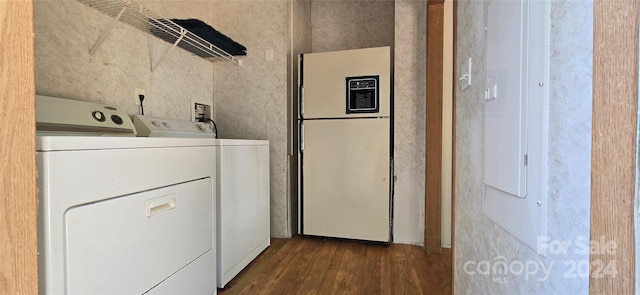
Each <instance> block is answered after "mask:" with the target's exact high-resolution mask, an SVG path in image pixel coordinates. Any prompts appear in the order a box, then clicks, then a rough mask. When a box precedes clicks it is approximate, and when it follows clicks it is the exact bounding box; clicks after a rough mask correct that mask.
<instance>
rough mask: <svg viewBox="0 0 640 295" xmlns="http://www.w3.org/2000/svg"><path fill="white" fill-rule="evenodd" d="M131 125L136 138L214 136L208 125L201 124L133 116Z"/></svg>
mask: <svg viewBox="0 0 640 295" xmlns="http://www.w3.org/2000/svg"><path fill="white" fill-rule="evenodd" d="M133 125H134V126H135V127H136V130H137V131H138V136H147V137H204V138H214V137H215V135H216V134H215V133H214V132H213V130H212V129H211V128H210V127H209V125H207V124H206V123H202V122H191V121H181V120H173V119H164V118H155V117H149V116H142V115H133Z"/></svg>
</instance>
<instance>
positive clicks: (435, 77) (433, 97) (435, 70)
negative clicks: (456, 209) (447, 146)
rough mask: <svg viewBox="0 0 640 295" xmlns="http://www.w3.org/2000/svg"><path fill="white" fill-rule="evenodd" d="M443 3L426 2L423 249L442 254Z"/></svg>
mask: <svg viewBox="0 0 640 295" xmlns="http://www.w3.org/2000/svg"><path fill="white" fill-rule="evenodd" d="M443 20H444V1H428V2H427V45H426V51H427V58H426V60H427V61H426V69H427V75H426V80H427V81H426V89H427V91H426V120H425V182H424V187H425V188H424V191H425V197H424V199H425V201H424V207H425V208H424V219H425V220H424V223H425V226H424V247H425V251H427V252H429V253H440V252H441V251H442V227H441V226H442V222H441V218H442V202H441V200H442V99H443V98H442V96H443V95H442V89H443V77H442V75H443V54H442V53H443V48H442V46H443V44H444V40H443V34H444V22H443Z"/></svg>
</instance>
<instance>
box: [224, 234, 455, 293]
mask: <svg viewBox="0 0 640 295" xmlns="http://www.w3.org/2000/svg"><path fill="white" fill-rule="evenodd" d="M218 294H221V295H231V294H434V295H437V294H451V251H450V250H449V249H443V252H442V253H440V254H426V253H425V252H424V251H423V249H422V248H421V247H419V246H412V245H400V244H391V245H389V246H382V245H375V244H367V243H361V242H351V241H342V240H333V239H321V238H310V237H295V238H293V239H271V246H270V247H269V248H267V249H266V250H265V251H264V252H263V253H262V254H260V256H258V258H256V260H254V261H253V262H252V263H251V264H250V265H249V266H247V268H246V269H245V270H243V271H242V272H241V273H240V274H238V276H236V277H235V278H234V279H233V280H232V281H231V282H229V283H228V284H227V287H226V288H225V289H218Z"/></svg>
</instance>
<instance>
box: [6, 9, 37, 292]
mask: <svg viewBox="0 0 640 295" xmlns="http://www.w3.org/2000/svg"><path fill="white" fill-rule="evenodd" d="M33 14H34V12H33V1H4V2H3V4H2V5H0V15H2V18H3V19H6V21H2V22H0V40H11V42H0V54H1V55H2V58H0V61H2V64H1V65H0V68H1V69H4V71H6V72H8V74H7V75H0V77H4V78H1V79H2V81H0V85H2V87H1V88H2V91H0V102H1V104H2V106H1V110H2V111H0V112H1V113H2V115H0V138H2V140H3V141H2V144H1V145H0V161H1V162H2V168H1V169H2V172H1V173H0V175H2V176H0V196H1V197H0V204H2V205H0V249H2V250H1V251H0V261H2V262H1V264H0V273H1V274H2V280H1V282H0V293H3V294H38V230H37V224H38V223H37V222H38V218H37V217H38V196H37V191H36V157H35V150H36V145H35V138H36V131H35V130H36V128H35V107H34V106H35V75H34V39H33V33H34V27H33ZM4 71H3V72H4Z"/></svg>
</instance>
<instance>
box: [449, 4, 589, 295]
mask: <svg viewBox="0 0 640 295" xmlns="http://www.w3.org/2000/svg"><path fill="white" fill-rule="evenodd" d="M550 6H551V10H550V11H551V12H550V13H551V28H550V44H551V45H550V46H551V48H550V55H551V56H550V77H549V79H550V81H549V83H548V87H550V88H549V90H550V91H549V139H548V140H549V142H548V150H549V161H548V163H547V166H548V177H549V178H548V181H547V185H548V192H549V196H548V210H549V212H548V217H547V219H548V222H547V233H548V236H549V243H555V244H559V243H565V245H567V244H566V243H570V244H568V247H567V252H566V253H559V252H555V253H554V251H549V254H548V255H547V257H541V256H539V255H538V254H536V252H535V251H534V250H532V249H530V248H528V247H526V246H525V245H524V244H522V243H521V242H520V241H518V240H517V239H516V238H514V237H513V236H512V235H510V234H509V233H507V232H506V231H505V230H503V229H502V228H501V227H499V226H498V225H496V224H495V223H493V222H492V221H490V220H489V219H488V218H487V217H486V216H485V215H484V214H483V213H482V206H481V204H482V203H481V201H482V188H483V183H482V171H483V169H482V147H483V144H482V126H483V117H484V111H483V86H484V83H483V82H482V81H484V79H485V74H484V56H485V52H484V30H483V28H484V2H481V1H460V2H458V17H457V20H458V27H457V45H458V48H457V52H456V57H457V64H456V73H457V74H456V76H458V77H459V76H461V75H462V73H464V72H465V71H466V70H465V67H466V60H467V58H468V57H473V60H474V69H473V73H472V76H473V77H477V78H474V81H476V82H474V83H473V85H472V86H471V87H470V88H469V89H467V90H465V91H462V92H460V91H458V92H457V93H456V137H455V140H456V150H455V153H456V154H455V155H456V167H455V171H456V175H455V177H456V178H455V179H456V183H455V185H456V187H455V191H456V202H455V208H456V211H455V212H456V215H455V218H456V220H455V237H456V240H455V262H454V272H455V274H454V275H455V282H456V283H455V286H454V291H455V293H456V294H587V293H588V289H589V279H588V277H586V276H584V275H585V274H584V273H583V271H584V267H582V268H581V270H579V271H576V270H574V269H571V266H572V265H576V266H578V265H582V266H585V265H588V262H589V254H588V253H582V251H581V248H580V247H578V246H577V245H576V241H578V242H580V241H582V243H584V242H585V241H584V239H586V240H587V242H588V240H589V223H590V219H589V212H590V187H589V183H590V170H591V169H590V167H591V151H590V147H591V105H592V93H591V89H592V56H593V31H592V29H593V3H592V2H590V1H551V2H550ZM483 262H484V263H485V265H489V266H490V267H493V266H495V265H498V263H500V262H504V263H506V264H507V266H514V265H515V268H514V270H513V271H511V270H510V271H509V272H507V274H497V273H492V272H491V270H490V271H488V273H487V274H483V273H481V270H479V269H478V267H477V266H478V264H479V263H483ZM534 264H535V265H537V266H538V269H537V270H536V271H533V270H534V268H533V265H534ZM518 265H529V267H530V270H531V271H530V274H529V276H527V275H526V274H525V273H519V272H518ZM543 266H544V267H545V268H546V269H548V270H550V273H549V275H548V276H546V274H545V270H543V269H542V267H543ZM491 269H493V268H491Z"/></svg>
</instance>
